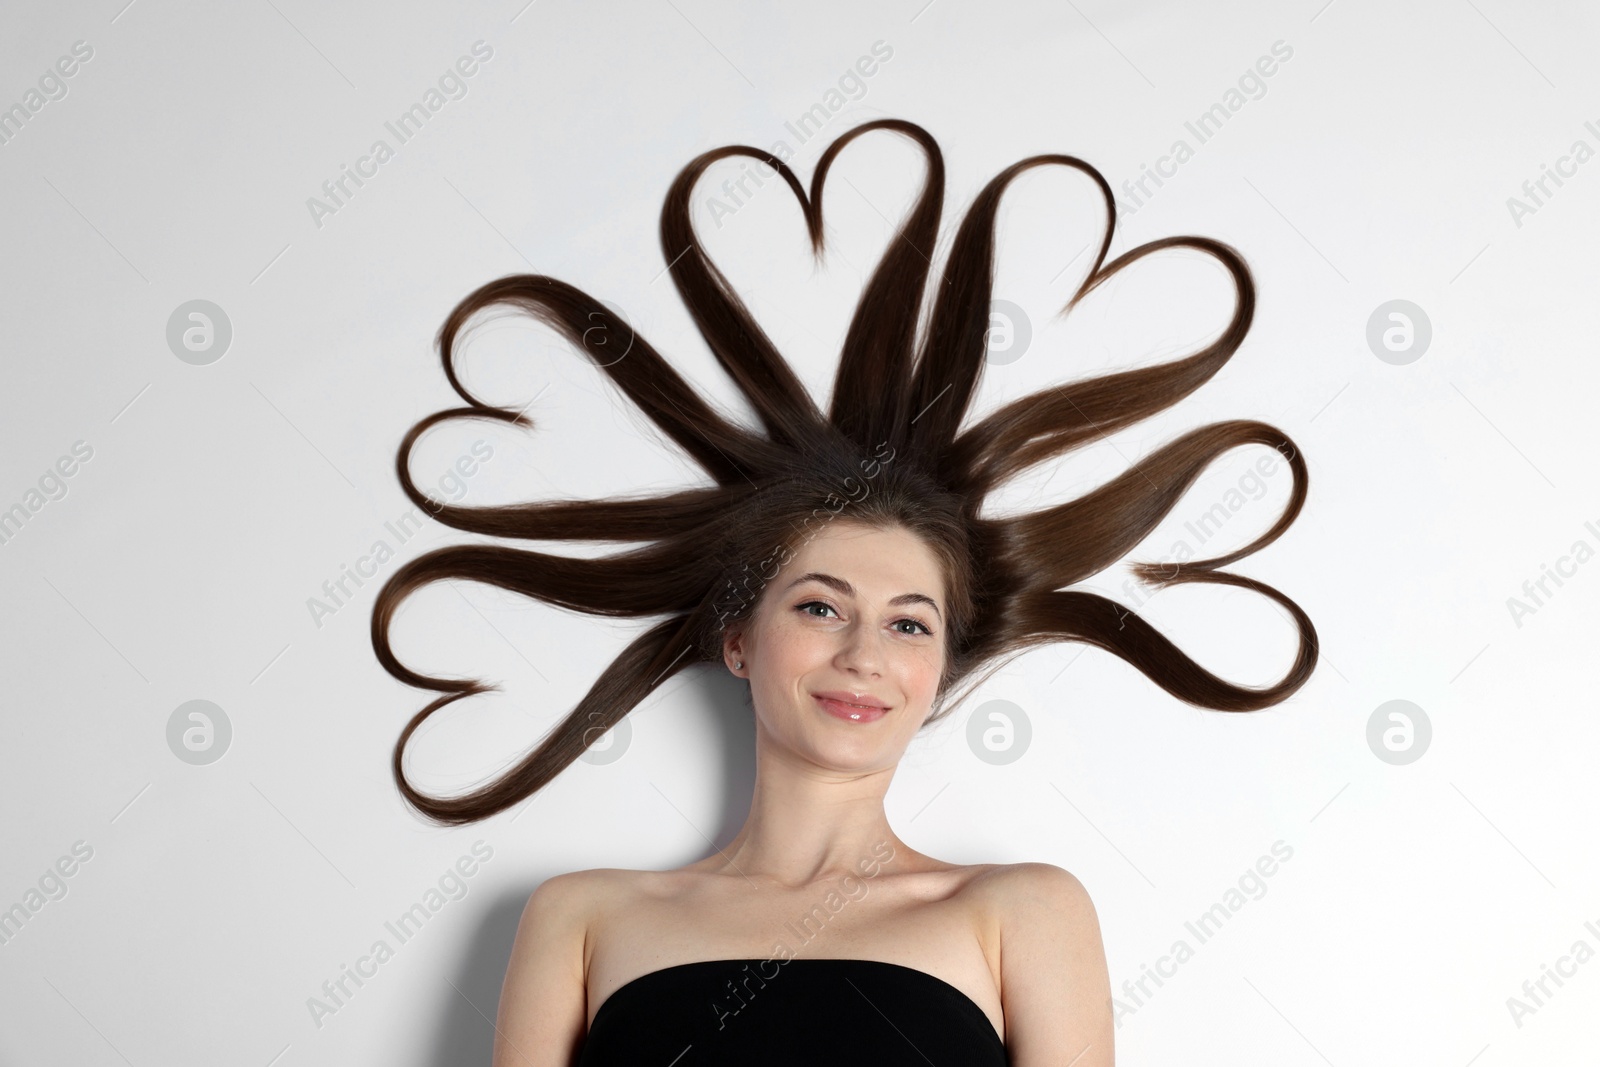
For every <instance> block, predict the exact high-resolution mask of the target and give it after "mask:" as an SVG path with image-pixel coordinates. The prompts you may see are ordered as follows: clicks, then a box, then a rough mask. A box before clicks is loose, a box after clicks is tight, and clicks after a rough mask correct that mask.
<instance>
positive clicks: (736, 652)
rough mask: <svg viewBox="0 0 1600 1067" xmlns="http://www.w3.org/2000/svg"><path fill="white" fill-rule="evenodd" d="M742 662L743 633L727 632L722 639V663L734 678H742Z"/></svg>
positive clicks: (743, 669)
mask: <svg viewBox="0 0 1600 1067" xmlns="http://www.w3.org/2000/svg"><path fill="white" fill-rule="evenodd" d="M744 660H745V653H744V633H743V632H742V631H739V630H729V631H728V633H727V634H726V635H725V636H724V637H723V639H722V662H723V663H725V664H726V665H727V667H728V670H730V671H732V672H733V673H734V675H735V676H736V677H739V678H743V677H745V673H744V671H745V667H744Z"/></svg>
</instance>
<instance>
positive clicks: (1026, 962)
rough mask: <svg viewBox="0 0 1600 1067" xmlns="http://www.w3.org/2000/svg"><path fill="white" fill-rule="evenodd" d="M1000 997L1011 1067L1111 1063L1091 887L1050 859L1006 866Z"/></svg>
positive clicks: (1106, 993)
mask: <svg viewBox="0 0 1600 1067" xmlns="http://www.w3.org/2000/svg"><path fill="white" fill-rule="evenodd" d="M1002 885H1003V891H1002V893H1001V895H1000V896H1001V901H1002V906H1001V908H1000V916H999V920H1000V986H1001V988H1000V995H1001V1004H1002V1006H1003V1007H1004V1010H1005V1014H1006V1049H1007V1051H1008V1053H1009V1055H1010V1059H1011V1064H1012V1067H1065V1065H1067V1064H1071V1065H1072V1067H1113V1064H1114V1062H1115V1053H1114V1049H1113V1031H1114V1027H1113V1025H1112V1013H1111V979H1110V977H1109V975H1108V974H1107V971H1106V953H1105V947H1104V946H1103V945H1102V944H1101V940H1100V919H1099V916H1098V915H1096V914H1095V910H1094V903H1093V902H1092V901H1091V900H1090V899H1089V892H1088V890H1086V889H1084V887H1083V883H1082V882H1080V881H1078V879H1077V878H1075V877H1074V876H1073V875H1072V874H1071V873H1070V872H1068V871H1064V870H1062V869H1061V868H1060V867H1056V866H1053V865H1052V864H1048V863H1019V864H1016V865H1015V866H1013V867H1010V868H1008V869H1007V871H1006V877H1005V878H1004V879H1003V881H1002Z"/></svg>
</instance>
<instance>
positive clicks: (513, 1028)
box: [493, 871, 608, 1067]
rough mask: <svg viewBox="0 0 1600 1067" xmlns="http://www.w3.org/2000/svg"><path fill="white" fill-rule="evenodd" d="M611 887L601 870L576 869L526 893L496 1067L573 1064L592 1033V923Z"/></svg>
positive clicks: (504, 991)
mask: <svg viewBox="0 0 1600 1067" xmlns="http://www.w3.org/2000/svg"><path fill="white" fill-rule="evenodd" d="M607 884H608V879H607V878H606V877H605V876H604V874H603V873H602V872H597V871H573V872H570V873H567V874H558V875H555V876H553V877H551V878H547V879H545V880H544V881H543V882H542V883H540V885H539V887H538V888H537V889H535V890H534V891H533V892H532V893H530V894H529V895H528V900H527V903H526V904H524V905H523V908H522V917H521V919H520V920H519V921H518V923H517V934H516V940H515V941H514V942H513V944H512V947H511V959H510V961H509V962H508V963H507V964H506V977H505V984H504V985H503V986H502V987H501V991H500V1009H499V1018H498V1020H497V1021H496V1024H495V1043H494V1059H493V1064H494V1067H502V1065H510V1064H517V1065H518V1067H544V1065H551V1067H555V1065H561V1067H565V1065H567V1064H570V1063H572V1062H573V1059H574V1057H575V1056H576V1054H577V1051H578V1049H579V1047H580V1046H581V1044H582V1040H583V1035H584V1033H585V1030H586V1025H585V1021H586V1018H587V1016H586V1011H587V1000H588V997H587V993H586V991H585V970H586V967H587V958H586V957H587V950H588V941H589V925H590V922H591V919H592V917H593V915H594V908H595V906H596V903H597V901H600V900H603V899H604V898H605V896H606V895H607Z"/></svg>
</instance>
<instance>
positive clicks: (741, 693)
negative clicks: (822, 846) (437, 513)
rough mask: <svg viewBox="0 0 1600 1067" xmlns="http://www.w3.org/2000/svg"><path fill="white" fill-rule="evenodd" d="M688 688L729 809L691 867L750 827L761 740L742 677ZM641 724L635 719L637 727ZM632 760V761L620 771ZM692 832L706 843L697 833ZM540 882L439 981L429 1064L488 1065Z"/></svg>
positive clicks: (475, 937) (515, 895)
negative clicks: (708, 724) (713, 740)
mask: <svg viewBox="0 0 1600 1067" xmlns="http://www.w3.org/2000/svg"><path fill="white" fill-rule="evenodd" d="M682 688H683V689H684V690H685V691H686V698H687V699H689V700H691V701H693V705H694V707H695V708H696V709H698V710H699V713H700V714H704V715H707V716H711V717H713V718H714V719H715V720H716V724H717V729H716V730H715V735H716V736H717V737H719V738H721V739H722V743H721V745H720V751H719V752H717V753H716V756H717V762H718V764H719V765H720V768H721V773H720V775H719V778H720V781H721V785H722V803H721V804H720V805H719V810H720V812H721V815H720V816H719V818H718V824H717V830H716V833H715V835H714V841H715V848H700V849H698V850H697V851H696V852H695V853H694V854H693V855H692V856H691V857H689V858H686V859H685V860H684V861H683V865H687V864H689V863H694V862H696V861H697V860H700V859H702V858H704V857H706V856H709V855H711V854H712V852H713V851H715V850H716V849H720V848H722V847H723V846H724V845H726V844H728V842H730V841H732V840H733V838H734V835H736V834H737V833H738V832H739V828H740V827H741V826H743V825H744V820H745V818H746V817H747V816H748V815H749V813H750V800H751V796H752V794H753V792H754V790H755V777H756V762H755V748H756V740H755V719H754V717H753V712H752V710H751V708H750V704H749V690H748V688H746V683H745V682H744V681H743V680H742V679H739V678H734V677H732V676H731V675H728V674H727V673H726V671H722V670H720V669H716V668H713V669H712V670H708V671H705V672H702V676H701V677H696V678H693V679H691V680H689V681H688V682H687V683H686V684H685V685H684V686H683V687H682ZM647 705H648V701H647V702H646V705H642V706H641V707H640V708H635V709H634V710H633V711H631V712H629V715H630V716H632V715H635V714H638V713H639V712H640V711H641V710H644V711H645V712H646V713H647V714H648V712H649V708H648V706H647ZM637 722H638V720H635V723H636V725H635V729H637ZM643 740H644V737H642V736H641V734H640V733H636V734H635V735H634V739H633V744H634V745H638V744H640V743H641V742H642V741H643ZM625 760H626V756H624V759H623V761H619V763H618V764H617V766H621V765H622V762H625ZM507 817H509V816H507ZM690 833H691V834H692V835H693V836H695V837H696V838H698V837H699V834H698V833H696V832H695V831H690ZM618 866H626V864H618ZM558 873H561V872H558V871H552V872H550V874H549V875H546V877H547V878H548V877H553V876H554V875H556V874H558ZM539 884H540V883H537V882H533V883H529V884H527V885H526V886H522V887H518V888H517V889H515V890H512V891H508V892H507V893H505V894H504V895H503V896H501V897H500V898H499V899H497V900H496V901H495V902H494V903H493V904H492V905H490V907H489V909H488V911H487V912H486V913H485V914H484V916H483V918H482V920H481V921H480V922H479V924H478V928H477V930H476V931H474V933H473V934H472V937H471V939H470V941H469V942H468V943H467V945H466V946H465V948H464V949H463V951H462V954H461V957H460V963H459V965H458V966H457V967H456V968H455V969H454V973H452V974H450V975H449V976H448V978H449V982H448V983H446V982H441V983H440V993H439V998H440V999H439V1004H440V1005H441V1008H442V1010H441V1012H440V1019H439V1025H438V1026H437V1028H436V1029H435V1031H434V1032H435V1033H436V1034H437V1035H438V1039H437V1041H436V1042H435V1045H434V1050H433V1055H432V1056H431V1057H429V1059H428V1061H427V1062H431V1063H434V1064H435V1065H437V1067H469V1065H474V1067H475V1065H481V1067H489V1064H490V1062H491V1061H492V1059H493V1057H494V1033H495V1028H494V1023H495V1020H496V1019H497V1017H498V1013H499V1010H500V987H501V985H502V984H503V983H504V982H505V976H506V964H507V963H508V962H509V961H510V959H511V946H512V943H513V941H514V940H515V939H516V936H517V923H518V922H519V921H521V919H522V909H523V907H524V906H525V905H526V904H527V902H528V895H529V894H530V893H532V892H533V891H534V890H535V889H537V888H538V887H539ZM452 987H453V988H452ZM514 1062H515V1060H514V1059H513V1063H514Z"/></svg>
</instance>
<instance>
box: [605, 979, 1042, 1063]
mask: <svg viewBox="0 0 1600 1067" xmlns="http://www.w3.org/2000/svg"><path fill="white" fill-rule="evenodd" d="M1009 1062H1010V1061H1009V1060H1008V1058H1007V1056H1006V1047H1005V1043H1004V1042H1003V1041H1001V1040H1000V1035H999V1034H997V1033H996V1032H995V1029H994V1024H993V1023H991V1022H990V1021H989V1017H988V1016H987V1015H985V1014H984V1013H983V1009H982V1008H980V1007H978V1005H977V1004H976V1003H975V1002H974V1001H973V1000H972V998H971V997H969V996H967V995H966V994H965V993H963V992H961V990H959V989H957V988H956V987H955V986H953V985H951V984H950V983H949V982H946V981H944V980H943V979H942V978H935V977H934V976H933V975H931V974H928V973H927V972H926V971H919V970H917V969H916V968H914V967H906V966H903V965H901V964H898V963H883V962H881V961H877V960H838V959H835V960H830V959H811V958H808V957H798V958H795V959H791V960H759V959H743V960H705V961H702V962H698V963H680V964H678V965H677V966H674V967H664V968H662V969H661V970H659V971H651V972H650V973H649V974H645V975H641V976H640V977H638V978H635V979H634V980H633V981H631V982H628V983H626V984H624V985H622V986H620V987H618V989H617V990H616V992H614V993H612V994H611V995H610V996H609V997H607V998H606V999H605V1002H604V1003H603V1004H601V1005H600V1010H599V1011H597V1012H596V1013H595V1016H594V1022H593V1023H592V1024H590V1026H589V1036H588V1037H587V1038H586V1039H585V1041H584V1043H583V1050H582V1051H581V1052H580V1053H579V1055H578V1064H577V1067H722V1065H733V1064H737V1065H739V1067H749V1065H755V1064H759V1065H762V1067H766V1065H769V1064H775V1065H789V1064H794V1065H796V1067H799V1065H803V1067H816V1065H818V1064H830V1065H837V1067H851V1065H854V1064H861V1065H866V1064H871V1065H872V1067H897V1065H900V1064H905V1065H908V1067H910V1065H915V1067H927V1065H928V1064H930V1063H931V1064H934V1065H936V1067H1006V1065H1007V1064H1009Z"/></svg>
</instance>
